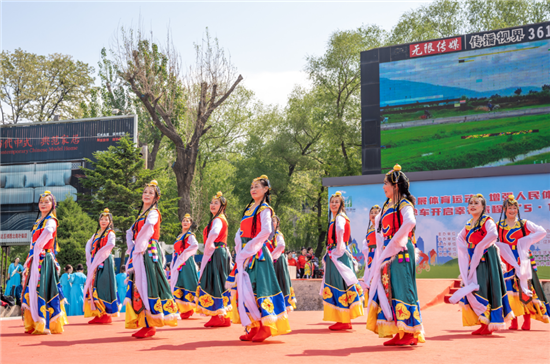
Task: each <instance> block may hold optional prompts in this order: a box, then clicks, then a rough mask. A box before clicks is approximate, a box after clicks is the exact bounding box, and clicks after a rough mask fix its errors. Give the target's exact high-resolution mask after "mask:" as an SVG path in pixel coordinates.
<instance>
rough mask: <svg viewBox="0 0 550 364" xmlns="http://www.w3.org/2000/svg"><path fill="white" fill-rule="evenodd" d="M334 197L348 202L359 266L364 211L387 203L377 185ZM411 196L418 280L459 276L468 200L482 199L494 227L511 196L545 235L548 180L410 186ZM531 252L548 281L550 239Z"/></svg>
mask: <svg viewBox="0 0 550 364" xmlns="http://www.w3.org/2000/svg"><path fill="white" fill-rule="evenodd" d="M336 191H341V192H342V194H343V196H345V198H346V201H347V202H346V209H347V212H348V216H349V218H350V220H351V233H352V244H351V247H350V248H351V249H350V250H351V251H352V252H353V253H354V256H355V257H356V258H357V259H358V260H359V261H360V262H361V264H363V259H362V256H361V254H360V253H359V252H360V251H361V247H362V242H363V239H364V237H365V233H366V232H367V227H368V224H369V220H368V213H369V210H370V208H371V206H373V205H380V206H382V205H383V203H384V201H385V199H386V198H385V196H384V192H383V190H382V184H376V185H359V186H345V187H330V188H329V194H330V195H332V194H334V193H335V192H336ZM411 193H412V194H413V195H414V196H415V197H416V199H417V202H416V209H415V213H416V221H417V225H416V239H417V247H418V248H419V250H420V256H419V259H418V261H417V272H418V273H421V272H422V274H421V277H422V276H423V277H434V278H435V277H438V278H456V276H453V275H454V274H455V273H456V272H458V267H457V265H456V257H457V251H456V236H457V234H458V233H459V232H460V230H461V229H462V228H463V227H464V225H465V223H466V221H467V220H468V219H469V218H470V215H469V214H468V213H467V200H468V198H469V196H470V195H472V194H476V193H481V194H483V196H485V198H486V199H487V203H488V206H487V209H488V212H489V213H490V216H491V217H492V218H493V219H495V221H497V220H498V219H499V216H500V212H501V207H502V201H503V199H504V198H507V197H508V195H510V194H514V196H516V199H517V200H518V202H519V204H520V214H521V217H522V218H524V219H528V220H531V221H533V222H534V223H536V224H538V225H541V226H543V227H544V228H545V229H546V231H547V232H550V174H538V175H530V176H503V177H484V178H465V179H455V180H442V181H419V182H414V181H413V182H412V183H411ZM531 250H532V252H533V255H534V256H535V258H536V261H537V264H538V266H539V267H540V269H541V270H542V271H541V273H542V275H543V276H546V275H548V273H549V272H550V234H547V236H546V238H545V239H543V240H542V241H541V242H540V243H539V244H537V245H534V246H533V247H532V248H531ZM435 266H439V267H435ZM429 270H431V273H430V272H429ZM546 278H550V277H546Z"/></svg>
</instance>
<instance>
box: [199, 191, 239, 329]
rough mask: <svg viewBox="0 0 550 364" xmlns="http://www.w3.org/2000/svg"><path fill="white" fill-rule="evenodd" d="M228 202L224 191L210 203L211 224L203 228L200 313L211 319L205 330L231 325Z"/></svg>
mask: <svg viewBox="0 0 550 364" xmlns="http://www.w3.org/2000/svg"><path fill="white" fill-rule="evenodd" d="M226 207H227V199H226V198H225V197H223V194H222V193H221V192H218V193H217V194H216V196H214V197H212V200H211V201H210V213H211V215H210V221H209V222H208V225H206V227H205V228H204V231H203V234H202V236H203V239H204V255H203V256H202V264H201V270H200V279H199V288H198V289H197V292H198V293H197V294H198V297H197V312H199V313H201V314H203V315H206V316H210V320H209V321H208V322H207V323H206V324H204V326H205V327H228V326H231V319H230V318H229V313H230V311H231V310H232V306H231V292H230V291H229V289H227V288H226V287H225V282H226V281H227V276H228V275H229V272H230V271H231V256H230V254H229V250H228V249H227V218H226V217H225V208H226Z"/></svg>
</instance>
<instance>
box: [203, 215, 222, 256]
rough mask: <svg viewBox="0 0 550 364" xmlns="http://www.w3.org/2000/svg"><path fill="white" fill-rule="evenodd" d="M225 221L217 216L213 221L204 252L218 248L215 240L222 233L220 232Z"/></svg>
mask: <svg viewBox="0 0 550 364" xmlns="http://www.w3.org/2000/svg"><path fill="white" fill-rule="evenodd" d="M222 228H223V223H222V221H221V220H220V219H219V218H215V219H214V220H213V221H212V226H210V231H209V232H208V238H207V239H206V243H204V254H206V252H208V251H210V250H214V249H216V246H215V244H214V242H215V241H216V239H217V237H218V236H219V235H220V232H221V231H222Z"/></svg>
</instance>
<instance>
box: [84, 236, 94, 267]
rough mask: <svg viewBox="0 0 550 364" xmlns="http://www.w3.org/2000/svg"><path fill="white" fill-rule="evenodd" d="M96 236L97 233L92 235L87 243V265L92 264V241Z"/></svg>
mask: <svg viewBox="0 0 550 364" xmlns="http://www.w3.org/2000/svg"><path fill="white" fill-rule="evenodd" d="M94 236H95V234H93V235H92V237H91V238H90V240H88V242H87V243H86V248H85V251H86V265H87V266H90V264H91V263H92V254H91V252H92V243H93V242H94Z"/></svg>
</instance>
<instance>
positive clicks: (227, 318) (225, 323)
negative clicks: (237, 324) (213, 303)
mask: <svg viewBox="0 0 550 364" xmlns="http://www.w3.org/2000/svg"><path fill="white" fill-rule="evenodd" d="M223 321H224V322H223V325H220V326H219V327H229V326H231V319H230V318H229V317H224V318H223Z"/></svg>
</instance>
